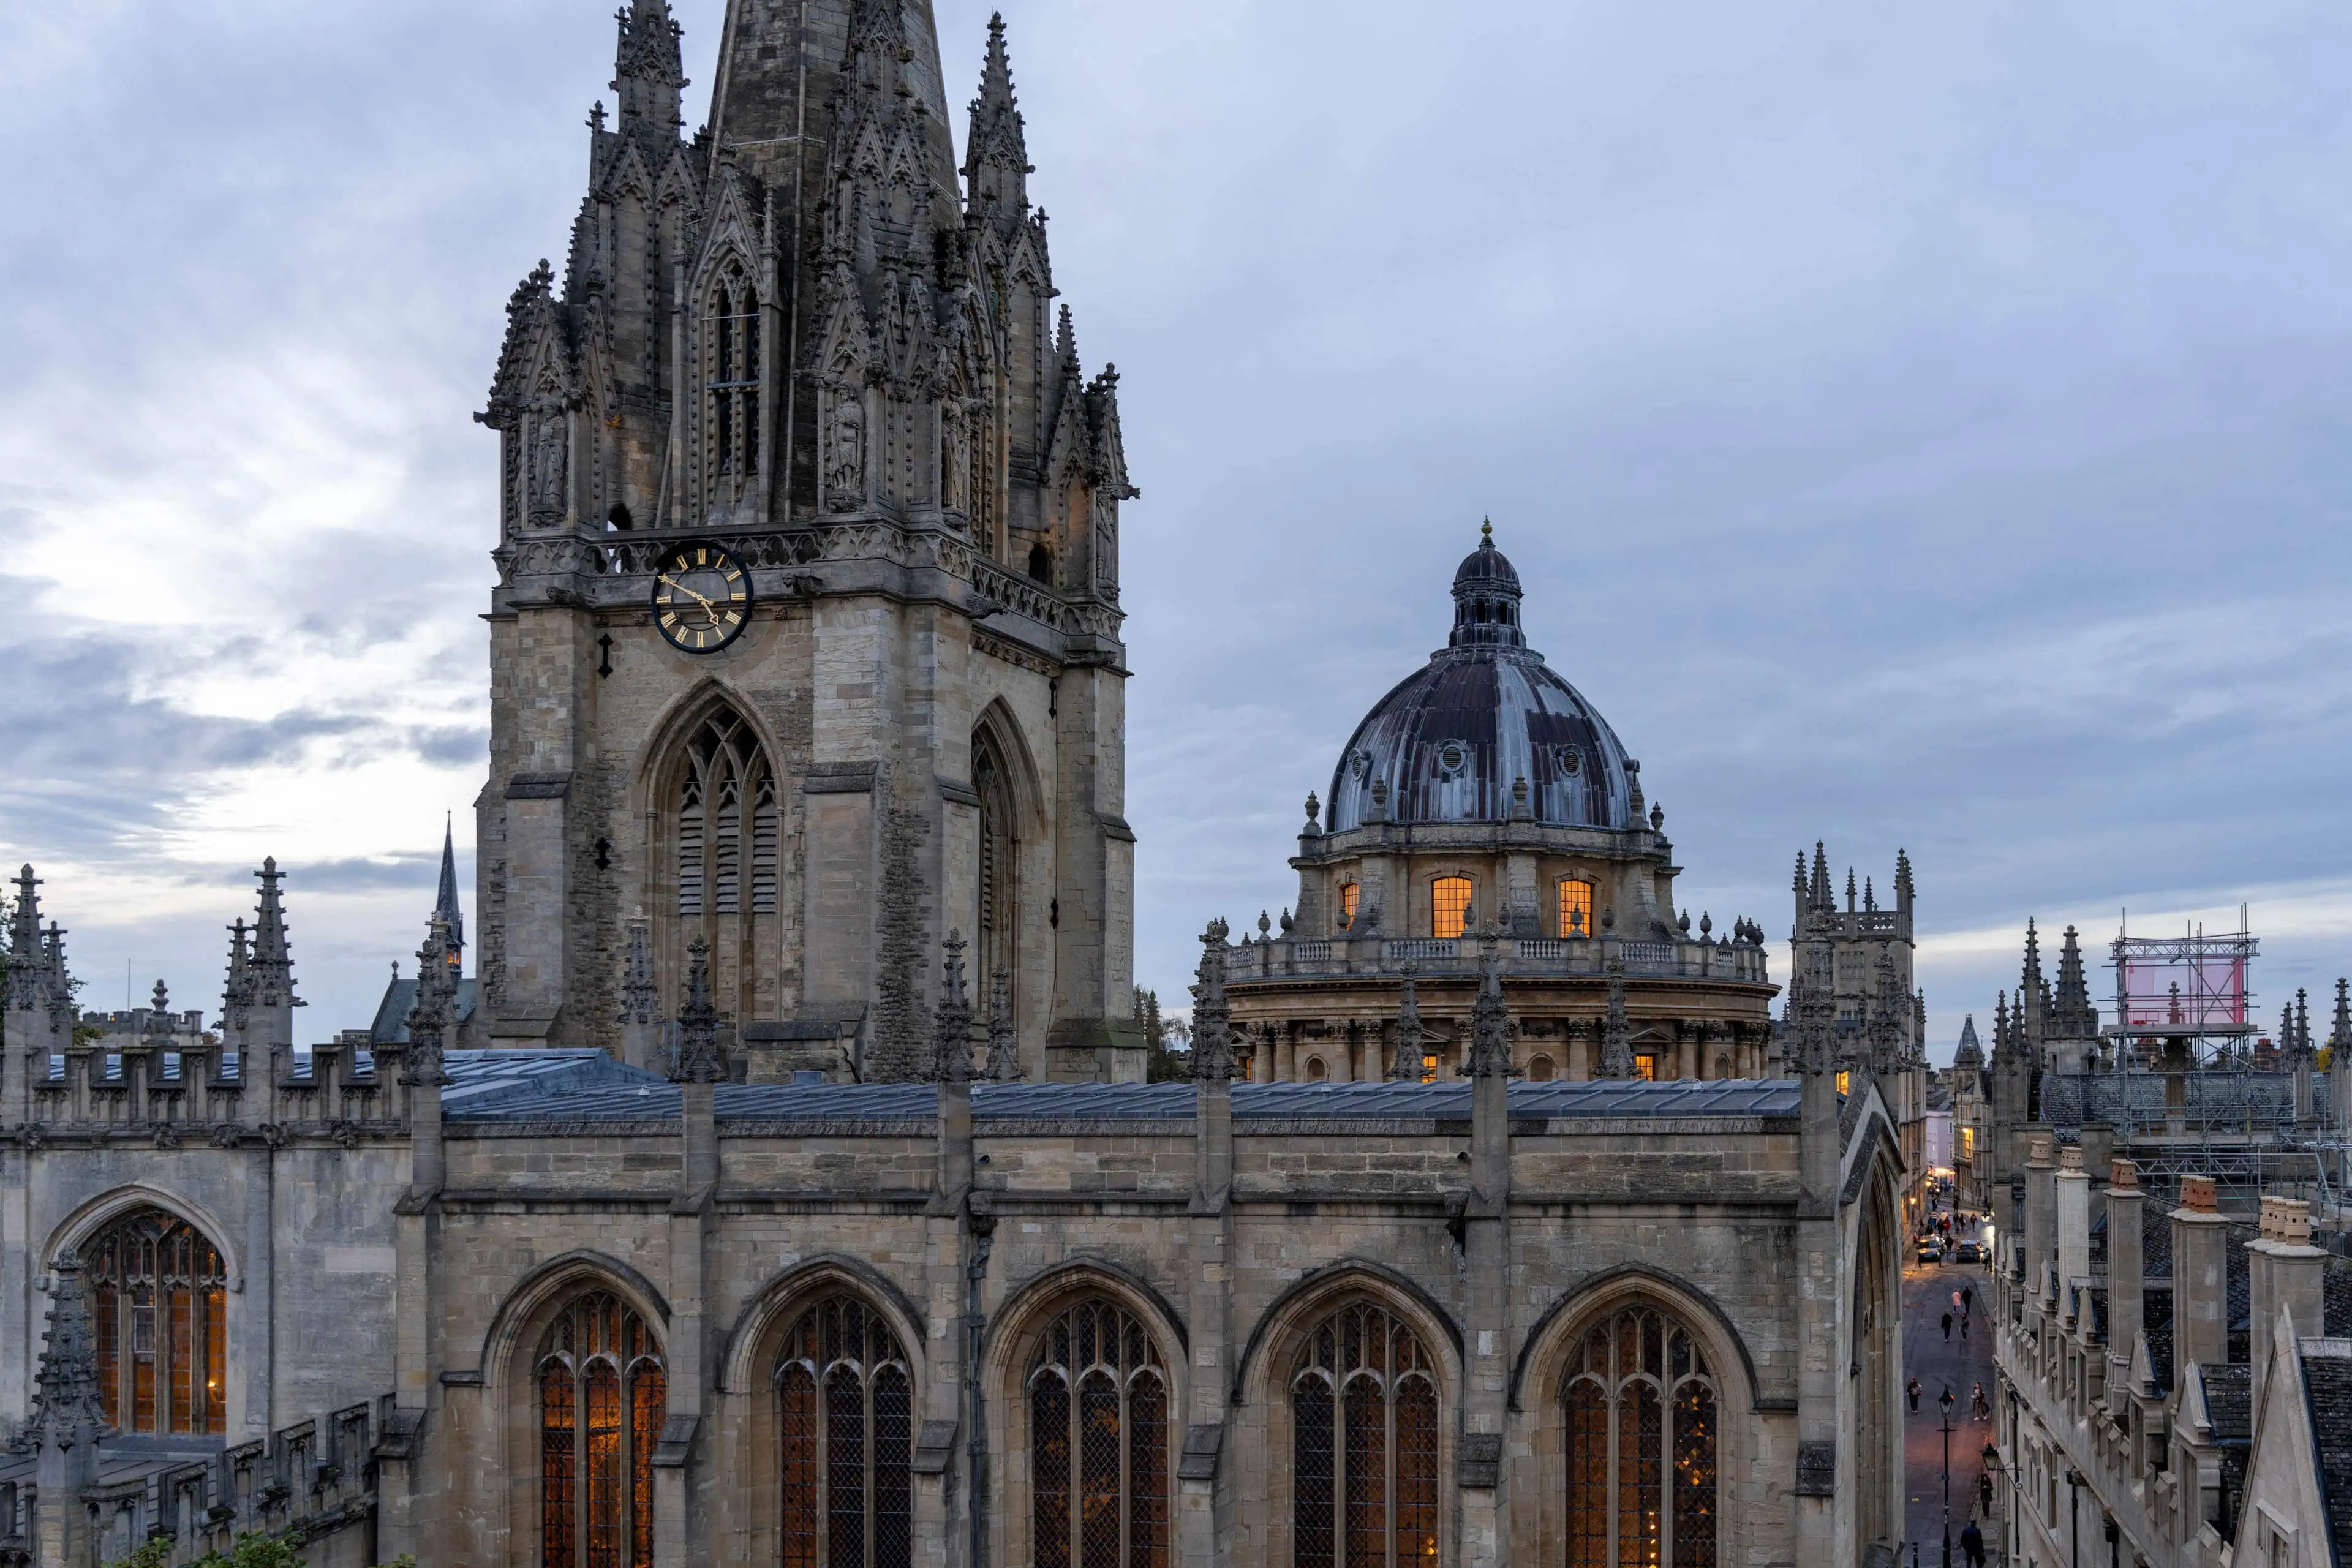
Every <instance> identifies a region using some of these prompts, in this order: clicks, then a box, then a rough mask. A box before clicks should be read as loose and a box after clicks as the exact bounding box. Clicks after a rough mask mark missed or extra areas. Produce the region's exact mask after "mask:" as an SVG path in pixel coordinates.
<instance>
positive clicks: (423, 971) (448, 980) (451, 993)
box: [400, 910, 457, 1088]
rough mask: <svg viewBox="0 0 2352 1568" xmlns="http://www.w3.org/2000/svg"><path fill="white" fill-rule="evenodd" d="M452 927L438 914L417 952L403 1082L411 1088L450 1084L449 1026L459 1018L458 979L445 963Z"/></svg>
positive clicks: (428, 925)
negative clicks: (414, 998) (414, 985)
mask: <svg viewBox="0 0 2352 1568" xmlns="http://www.w3.org/2000/svg"><path fill="white" fill-rule="evenodd" d="M448 952H449V926H448V922H447V921H445V920H443V919H442V917H441V911H440V910H434V911H433V916H432V918H431V919H430V920H428V921H425V945H424V946H422V947H420V948H418V949H417V950H416V1000H415V1003H414V1004H412V1005H410V1007H409V1009H408V1056H407V1059H406V1062H405V1065H404V1066H403V1068H401V1073H400V1081H401V1082H402V1083H404V1084H405V1085H408V1086H409V1087H410V1088H415V1087H416V1086H418V1085H421V1084H431V1085H434V1086H436V1087H439V1086H441V1085H445V1084H446V1083H448V1082H449V1081H450V1079H449V1072H448V1068H447V1055H446V1053H447V1051H448V1048H449V1026H450V1024H451V1023H452V1022H454V1021H455V1019H456V1016H457V974H456V973H455V972H454V971H453V970H452V969H451V968H450V966H449V964H448V963H447V962H446V954H447V953H448Z"/></svg>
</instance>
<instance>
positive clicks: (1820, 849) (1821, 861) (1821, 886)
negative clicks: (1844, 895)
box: [1813, 838, 1837, 910]
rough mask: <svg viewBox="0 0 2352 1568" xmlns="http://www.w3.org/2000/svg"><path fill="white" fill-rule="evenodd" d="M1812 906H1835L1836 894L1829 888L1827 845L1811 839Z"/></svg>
mask: <svg viewBox="0 0 2352 1568" xmlns="http://www.w3.org/2000/svg"><path fill="white" fill-rule="evenodd" d="M1813 907H1814V908H1815V909H1817V910H1834V909H1835V908H1837V896H1836V895H1835V894H1834V893H1832V891H1831V890H1830V853H1829V849H1828V847H1827V846H1825V845H1824V844H1822V841H1821V840H1820V839H1818V838H1816V839H1814V840H1813Z"/></svg>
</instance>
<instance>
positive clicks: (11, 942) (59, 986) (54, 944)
mask: <svg viewBox="0 0 2352 1568" xmlns="http://www.w3.org/2000/svg"><path fill="white" fill-rule="evenodd" d="M40 886H41V879H39V878H38V877H36V876H34V875H33V868H32V867H31V866H29V865H28V866H26V867H25V868H24V869H23V870H21V871H19V872H18V873H17V874H16V909H15V910H12V911H11V912H10V915H9V921H8V951H7V953H6V955H5V963H0V992H5V994H6V996H7V999H8V1006H9V1008H10V1010H11V1011H16V1012H23V1013H28V1014H29V1013H33V1012H36V1011H38V1010H41V1009H44V1008H46V1009H47V1013H48V1014H49V1021H50V1022H51V1023H56V1022H58V1021H59V1020H60V1019H62V1021H63V1023H64V1024H65V1025H66V1026H70V1025H71V1023H72V1016H73V987H72V984H70V983H69V982H68V979H67V976H66V969H65V943H64V941H63V938H64V935H65V933H64V932H63V931H58V930H57V928H56V927H55V926H52V927H50V929H49V931H48V933H47V934H46V935H45V934H44V933H43V932H42V931H41V896H40V891H39V889H40ZM24 1027H27V1028H30V1027H33V1026H32V1025H30V1024H26V1025H25V1026H24Z"/></svg>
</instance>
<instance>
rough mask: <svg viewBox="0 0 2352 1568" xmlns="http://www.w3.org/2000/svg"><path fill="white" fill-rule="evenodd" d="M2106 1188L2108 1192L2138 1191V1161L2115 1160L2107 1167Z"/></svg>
mask: <svg viewBox="0 0 2352 1568" xmlns="http://www.w3.org/2000/svg"><path fill="white" fill-rule="evenodd" d="M2107 1190H2108V1191H2109V1192H2110V1193H2136V1192H2137V1191H2139V1162H2138V1161H2137V1160H2117V1161H2116V1162H2115V1163H2113V1164H2111V1165H2109V1166H2108V1167H2107Z"/></svg>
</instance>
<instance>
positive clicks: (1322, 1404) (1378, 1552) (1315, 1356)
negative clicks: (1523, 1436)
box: [1290, 1301, 1438, 1568]
mask: <svg viewBox="0 0 2352 1568" xmlns="http://www.w3.org/2000/svg"><path fill="white" fill-rule="evenodd" d="M1290 1402H1291V1415H1292V1428H1291V1446H1292V1456H1291V1487H1292V1493H1291V1495H1292V1503H1293V1510H1294V1511H1293V1530H1294V1540H1295V1542H1296V1551H1295V1553H1294V1558H1295V1561H1296V1562H1297V1568H1342V1564H1344V1565H1345V1568H1405V1565H1406V1564H1408V1563H1420V1562H1425V1561H1429V1560H1432V1559H1433V1558H1434V1557H1435V1556H1436V1555H1437V1419H1438V1417H1437V1411H1438V1405H1437V1377H1436V1372H1435V1369H1434V1368H1433V1366H1432V1364H1431V1363H1430V1359H1429V1354H1428V1352H1426V1351H1425V1350H1424V1349H1423V1346H1422V1343H1421V1340H1420V1337H1419V1336H1418V1335H1416V1334H1415V1333H1414V1332H1413V1331H1412V1329H1411V1328H1410V1327H1408V1326H1407V1325H1406V1324H1405V1323H1404V1322H1403V1321H1401V1320H1399V1319H1398V1318H1396V1317H1395V1316H1394V1315H1392V1314H1391V1313H1390V1312H1388V1311H1387V1310H1384V1309H1382V1308H1381V1307H1378V1306H1375V1305H1373V1304H1372V1303H1370V1302H1368V1301H1359V1302H1355V1303H1353V1304H1351V1305H1349V1306H1346V1307H1343V1308H1341V1309H1340V1310H1339V1311H1337V1312H1335V1313H1333V1314H1332V1315H1331V1316H1330V1317H1329V1318H1328V1319H1326V1320H1325V1321H1323V1323H1322V1325H1321V1326H1320V1327H1318V1329H1317V1330H1316V1331H1315V1332H1314V1333H1312V1334H1311V1335H1309V1336H1308V1337H1307V1343H1306V1345H1305V1347H1304V1348H1303V1349H1301V1350H1300V1352H1299V1354H1298V1363H1297V1367H1296V1368H1295V1369H1294V1371H1293V1372H1292V1373H1291V1379H1290Z"/></svg>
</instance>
